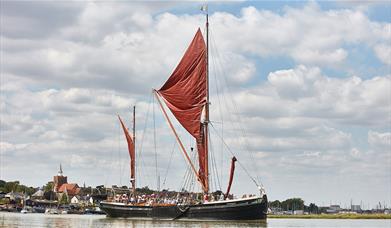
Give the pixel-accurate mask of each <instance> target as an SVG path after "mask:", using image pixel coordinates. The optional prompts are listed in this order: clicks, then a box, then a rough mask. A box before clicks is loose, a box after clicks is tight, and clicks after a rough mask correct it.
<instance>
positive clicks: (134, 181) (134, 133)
mask: <svg viewBox="0 0 391 228" xmlns="http://www.w3.org/2000/svg"><path fill="white" fill-rule="evenodd" d="M133 150H134V160H136V106H133ZM135 164H136V161H134V162H132V165H133V166H135ZM131 170H134V173H133V176H134V178H131V179H130V182H131V183H132V192H133V196H135V195H136V167H131Z"/></svg>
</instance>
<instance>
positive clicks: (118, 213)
mask: <svg viewBox="0 0 391 228" xmlns="http://www.w3.org/2000/svg"><path fill="white" fill-rule="evenodd" d="M100 208H101V210H103V211H104V212H106V214H107V216H108V217H124V218H147V219H168V220H188V219H190V220H265V219H266V214H267V208H268V207H267V197H266V195H264V196H263V197H262V198H261V197H253V198H248V199H241V200H227V201H217V202H210V203H205V204H198V205H170V206H135V205H127V204H123V203H113V202H101V204H100Z"/></svg>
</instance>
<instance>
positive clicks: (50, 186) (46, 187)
mask: <svg viewBox="0 0 391 228" xmlns="http://www.w3.org/2000/svg"><path fill="white" fill-rule="evenodd" d="M53 187H54V183H53V181H49V182H48V183H47V184H46V185H44V186H43V190H44V191H45V192H48V191H53Z"/></svg>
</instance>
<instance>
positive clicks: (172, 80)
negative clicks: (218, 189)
mask: <svg viewBox="0 0 391 228" xmlns="http://www.w3.org/2000/svg"><path fill="white" fill-rule="evenodd" d="M206 54H207V53H206V45H205V41H204V38H203V37H202V33H201V30H200V29H198V31H197V33H196V35H195V36H194V38H193V41H192V42H191V44H190V46H189V47H188V49H187V50H186V52H185V54H184V56H183V58H182V60H181V61H180V62H179V64H178V66H177V67H176V68H175V70H174V72H173V73H172V74H171V76H170V77H169V79H168V80H167V81H166V83H165V84H164V85H163V86H162V88H160V90H158V91H157V92H158V93H159V95H160V96H161V97H162V98H163V100H164V102H165V103H166V105H167V107H168V108H169V109H170V110H171V112H172V113H173V114H174V116H175V118H176V119H177V120H178V121H179V123H180V124H181V125H182V126H183V127H184V128H185V129H186V130H187V131H188V132H189V133H190V134H191V135H192V136H193V137H194V138H195V139H196V141H197V148H198V155H199V156H198V157H199V167H200V170H199V175H198V176H199V178H200V179H201V182H202V183H203V185H204V186H203V187H204V188H205V187H206V188H207V186H208V183H207V174H206V173H207V171H206V170H205V162H206V158H205V157H206V156H205V155H206V154H207V148H206V147H205V139H204V136H205V134H204V132H203V131H204V130H203V129H204V128H203V127H202V123H201V114H202V110H203V108H204V106H205V104H206V100H207V98H206V96H207V84H206Z"/></svg>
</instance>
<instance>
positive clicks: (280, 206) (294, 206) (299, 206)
mask: <svg viewBox="0 0 391 228" xmlns="http://www.w3.org/2000/svg"><path fill="white" fill-rule="evenodd" d="M269 208H271V209H274V210H280V211H297V210H303V211H304V212H308V213H310V214H319V213H322V212H323V210H324V209H323V208H320V207H318V206H317V205H316V204H314V203H310V204H309V205H308V206H307V205H305V204H304V200H303V199H301V198H290V199H286V200H284V201H279V200H275V201H269Z"/></svg>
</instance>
